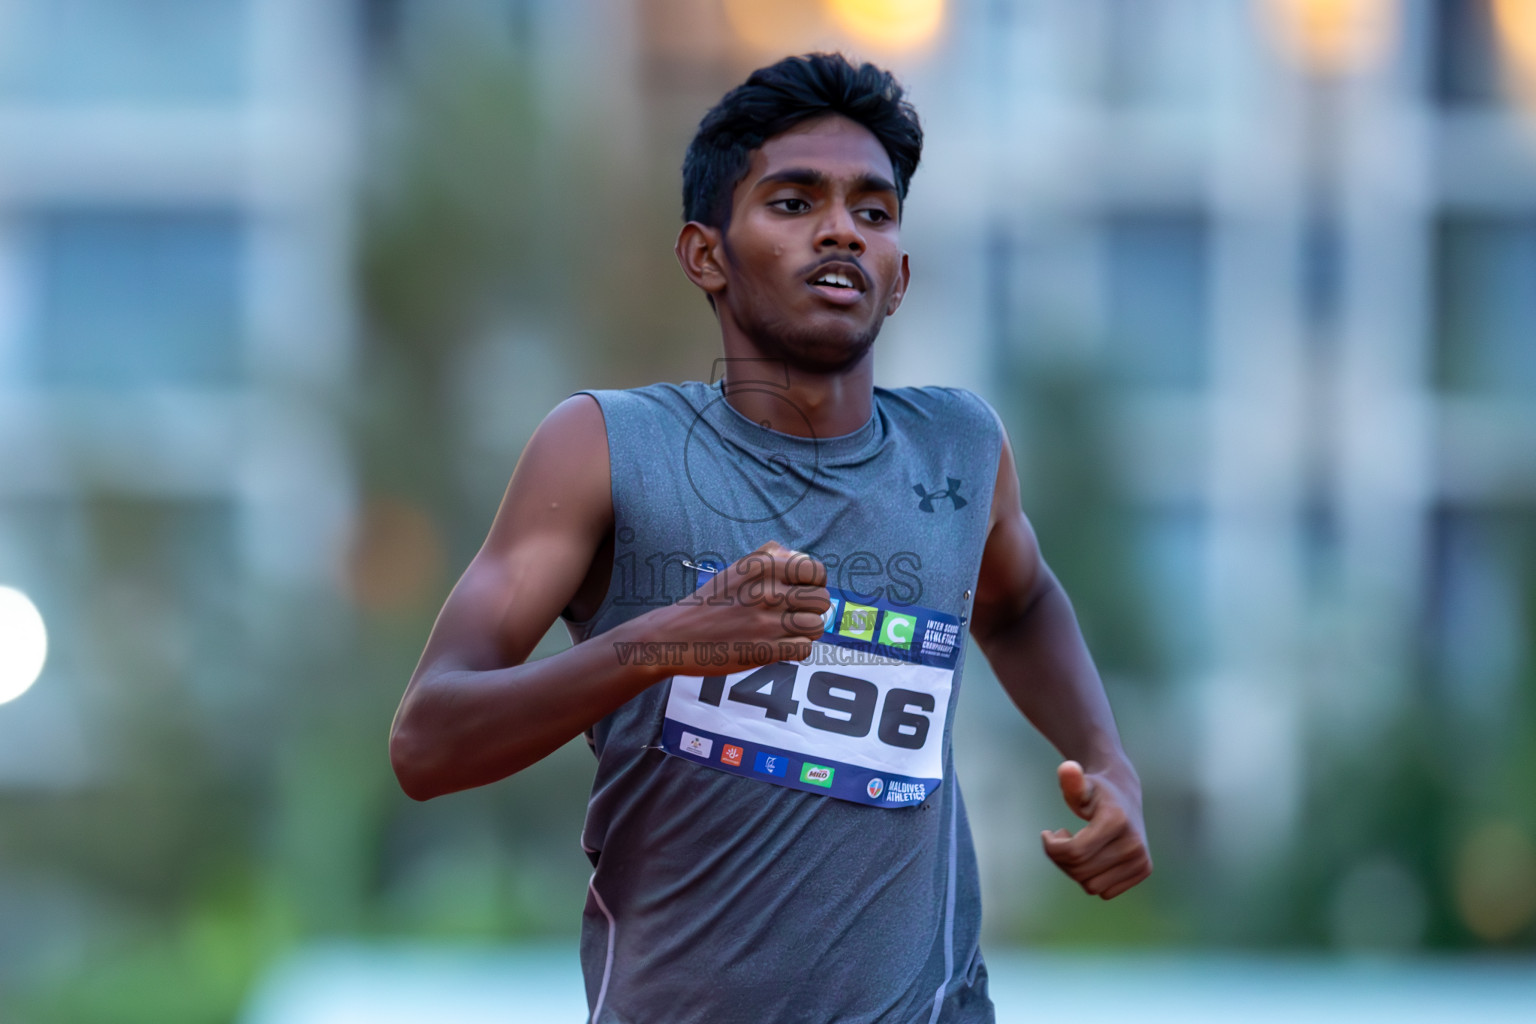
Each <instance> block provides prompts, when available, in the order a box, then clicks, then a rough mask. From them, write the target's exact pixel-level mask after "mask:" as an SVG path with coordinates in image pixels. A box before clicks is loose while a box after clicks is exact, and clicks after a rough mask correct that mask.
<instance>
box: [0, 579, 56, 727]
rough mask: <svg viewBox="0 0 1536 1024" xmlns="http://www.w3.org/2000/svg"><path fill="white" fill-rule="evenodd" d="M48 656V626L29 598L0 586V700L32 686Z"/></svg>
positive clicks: (1, 702)
mask: <svg viewBox="0 0 1536 1024" xmlns="http://www.w3.org/2000/svg"><path fill="white" fill-rule="evenodd" d="M47 659H48V630H47V627H45V626H44V625H43V616H42V614H41V613H40V612H39V611H38V610H37V605H35V604H33V603H32V599H31V598H29V597H27V595H26V594H23V593H22V592H21V591H19V590H16V589H15V588H13V587H0V704H4V703H6V702H8V701H13V700H15V699H16V698H17V697H20V696H21V695H22V694H24V693H26V692H27V691H28V690H30V689H31V688H32V684H33V683H35V682H37V677H38V676H39V675H41V674H42V671H43V663H44V662H45V661H47Z"/></svg>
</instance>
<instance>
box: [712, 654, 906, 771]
mask: <svg viewBox="0 0 1536 1024" xmlns="http://www.w3.org/2000/svg"><path fill="white" fill-rule="evenodd" d="M797 670H798V666H796V665H794V664H792V663H791V662H787V661H779V662H774V663H773V664H772V665H764V666H763V667H762V668H760V669H757V670H756V671H755V672H752V673H750V674H748V675H746V676H743V677H742V678H740V679H738V680H736V682H734V683H732V684H731V688H730V691H729V692H727V691H726V688H725V680H726V677H725V676H705V677H704V679H703V682H702V683H701V684H700V686H699V701H700V702H701V703H704V704H713V705H714V706H715V707H719V706H720V701H721V700H722V699H724V700H728V701H734V702H736V703H737V704H748V705H751V706H752V707H758V708H762V709H763V714H764V716H766V717H767V718H770V719H772V720H774V721H776V722H787V721H789V719H790V716H791V715H794V714H796V713H797V712H798V713H799V715H800V720H801V721H802V722H804V723H805V724H806V725H808V726H810V727H811V728H812V729H821V730H823V731H824V732H831V733H837V734H838V735H840V736H853V737H863V736H868V735H869V730H870V727H871V726H874V724H875V711H876V708H877V707H878V709H879V712H880V723H879V725H878V726H876V727H875V735H876V736H877V737H879V739H880V742H882V743H886V744H889V745H890V746H893V747H902V748H904V749H907V750H920V749H921V748H922V746H923V744H924V743H926V742H927V740H928V726H929V718H928V715H927V714H924V712H932V711H933V709H934V699H933V694H931V693H922V692H921V691H918V690H907V689H903V688H901V687H892V688H891V689H890V690H888V691H886V694H885V700H884V702H881V700H880V688H879V687H878V686H876V685H875V684H874V683H872V682H870V681H869V680H868V679H860V678H858V677H857V676H849V675H843V674H842V673H841V672H826V671H817V672H812V673H811V678H810V680H809V685H808V686H807V687H806V693H805V699H806V702H807V703H808V704H809V705H810V706H809V707H807V708H806V709H805V710H804V711H801V710H800V702H799V701H797V700H795V696H794V694H795V676H796V673H797Z"/></svg>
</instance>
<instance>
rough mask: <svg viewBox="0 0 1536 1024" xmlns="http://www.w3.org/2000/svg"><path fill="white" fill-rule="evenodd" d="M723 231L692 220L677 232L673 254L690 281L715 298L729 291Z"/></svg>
mask: <svg viewBox="0 0 1536 1024" xmlns="http://www.w3.org/2000/svg"><path fill="white" fill-rule="evenodd" d="M720 241H721V235H720V229H719V228H712V227H710V226H709V225H708V224H700V223H699V222H698V221H696V220H691V221H689V222H688V223H687V224H684V225H683V229H682V230H681V231H679V232H678V233H677V244H676V245H675V246H673V247H672V251H673V252H674V253H675V254H676V255H677V262H678V265H679V266H681V267H682V268H683V273H685V274H687V275H688V280H690V281H692V282H693V283H694V284H696V285H698V286H699V288H700V289H702V290H703V292H704V293H705V294H706V295H708V296H710V297H711V298H713V297H714V296H716V295H719V294H720V293H721V292H723V291H725V284H726V280H725V267H724V262H723V260H722V258H721V253H720Z"/></svg>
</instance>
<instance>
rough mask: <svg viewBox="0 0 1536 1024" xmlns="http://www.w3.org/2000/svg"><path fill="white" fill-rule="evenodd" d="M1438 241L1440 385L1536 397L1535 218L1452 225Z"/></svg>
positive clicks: (1455, 220)
mask: <svg viewBox="0 0 1536 1024" xmlns="http://www.w3.org/2000/svg"><path fill="white" fill-rule="evenodd" d="M1437 235H1438V237H1437V240H1436V241H1437V245H1436V274H1435V285H1436V292H1437V294H1436V376H1437V378H1438V379H1437V383H1438V384H1439V386H1440V387H1441V388H1443V389H1446V390H1450V391H1463V392H1477V393H1482V394H1487V395H1491V396H1505V397H1530V396H1532V395H1536V217H1529V216H1527V217H1522V218H1507V219H1500V218H1493V217H1481V216H1480V217H1448V218H1446V219H1444V220H1443V221H1442V222H1441V224H1440V226H1439V230H1438V232H1437Z"/></svg>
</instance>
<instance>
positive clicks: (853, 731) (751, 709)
mask: <svg viewBox="0 0 1536 1024" xmlns="http://www.w3.org/2000/svg"><path fill="white" fill-rule="evenodd" d="M828 592H829V593H830V595H831V598H832V607H831V608H830V609H829V610H828V611H827V614H826V616H825V617H824V621H825V622H826V632H824V633H823V634H822V636H821V639H819V640H817V641H815V642H814V643H812V644H811V656H810V657H809V658H807V659H806V660H804V661H796V662H789V661H779V662H774V663H772V664H769V665H764V666H762V667H761V668H754V669H749V670H747V671H745V672H733V673H731V674H729V675H723V676H703V677H700V676H673V677H672V686H671V692H670V693H669V695H668V698H667V710H666V718H665V721H664V722H663V726H662V746H663V747H664V748H665V749H666V751H667V753H669V754H673V755H676V756H678V757H681V758H683V759H684V760H688V761H693V762H695V763H698V764H705V765H708V766H710V767H711V768H716V769H719V770H720V771H727V772H733V773H735V774H737V775H744V776H746V777H748V778H751V779H755V780H757V781H759V782H765V783H769V784H771V785H776V786H788V787H789V788H791V789H799V790H804V791H806V792H809V793H818V794H821V795H824V796H831V797H836V798H838V799H840V800H852V801H854V802H856V803H861V804H869V805H871V806H875V807H909V806H915V805H917V804H920V803H922V802H923V801H924V800H926V799H927V798H928V796H929V794H931V793H932V792H933V791H934V790H936V789H938V788H939V785H940V783H941V782H942V781H943V777H944V734H945V730H944V726H945V719H946V717H947V716H948V713H949V694H950V690H951V689H952V688H953V686H954V677H955V665H956V662H957V661H958V660H959V648H960V644H961V642H962V634H961V626H960V620H959V619H957V618H955V617H954V616H953V615H946V614H944V613H943V612H938V611H933V610H931V609H928V608H919V607H917V606H915V605H893V604H889V603H887V602H883V601H878V602H874V603H870V604H866V603H860V602H858V601H856V600H853V599H852V597H850V595H848V594H846V593H845V592H843V591H840V590H836V589H833V588H828Z"/></svg>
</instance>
